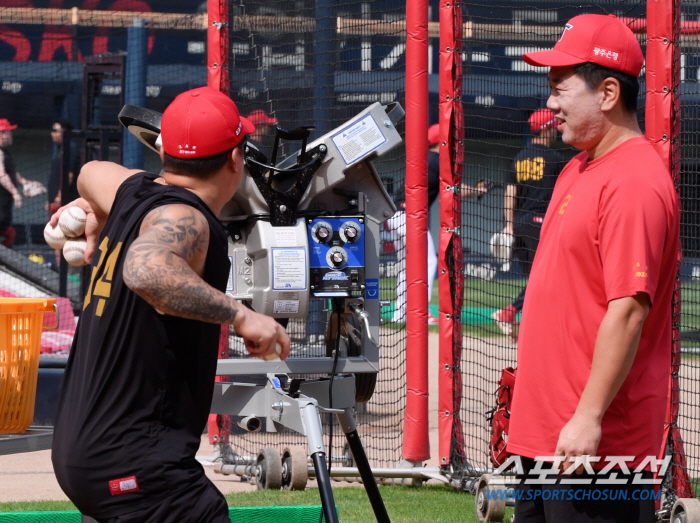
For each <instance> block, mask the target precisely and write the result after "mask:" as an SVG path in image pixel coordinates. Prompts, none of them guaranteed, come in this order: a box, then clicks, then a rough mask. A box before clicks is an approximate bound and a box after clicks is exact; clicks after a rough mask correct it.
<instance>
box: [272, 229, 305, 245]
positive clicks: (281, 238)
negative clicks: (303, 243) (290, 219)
mask: <svg viewBox="0 0 700 523" xmlns="http://www.w3.org/2000/svg"><path fill="white" fill-rule="evenodd" d="M274 230H275V243H276V245H278V246H279V247H296V246H297V245H299V244H298V243H297V232H296V229H294V227H275V228H274Z"/></svg>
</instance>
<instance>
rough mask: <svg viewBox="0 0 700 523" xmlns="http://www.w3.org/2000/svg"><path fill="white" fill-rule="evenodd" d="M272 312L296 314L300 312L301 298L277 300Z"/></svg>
mask: <svg viewBox="0 0 700 523" xmlns="http://www.w3.org/2000/svg"><path fill="white" fill-rule="evenodd" d="M272 312H273V313H275V314H296V313H298V312H299V300H275V303H274V305H273V306H272Z"/></svg>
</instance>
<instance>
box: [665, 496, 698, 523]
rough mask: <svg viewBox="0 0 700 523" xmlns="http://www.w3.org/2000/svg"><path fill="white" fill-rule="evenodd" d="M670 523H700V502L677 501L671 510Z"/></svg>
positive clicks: (684, 499)
mask: <svg viewBox="0 0 700 523" xmlns="http://www.w3.org/2000/svg"><path fill="white" fill-rule="evenodd" d="M670 523H700V501H698V500H697V499H695V498H680V499H677V500H676V502H675V503H674V504H673V508H672V509H671V521H670Z"/></svg>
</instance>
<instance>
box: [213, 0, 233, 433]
mask: <svg viewBox="0 0 700 523" xmlns="http://www.w3.org/2000/svg"><path fill="white" fill-rule="evenodd" d="M227 7H228V6H227V2H221V1H220V0H207V85H208V86H209V87H211V88H213V89H216V90H217V91H223V92H224V93H226V94H228V77H227V76H226V75H222V71H224V69H225V68H224V66H225V65H228V52H227V48H228V32H227V31H228V28H227V22H228V8H227ZM222 80H225V81H226V82H225V83H222ZM228 331H229V327H228V325H222V326H221V332H220V334H219V352H218V357H219V359H224V358H228ZM215 379H216V381H226V379H225V377H224V376H216V378H215ZM230 428H231V416H228V415H220V414H209V420H208V422H207V433H208V435H209V443H211V444H212V445H213V444H215V443H228V442H229V434H230Z"/></svg>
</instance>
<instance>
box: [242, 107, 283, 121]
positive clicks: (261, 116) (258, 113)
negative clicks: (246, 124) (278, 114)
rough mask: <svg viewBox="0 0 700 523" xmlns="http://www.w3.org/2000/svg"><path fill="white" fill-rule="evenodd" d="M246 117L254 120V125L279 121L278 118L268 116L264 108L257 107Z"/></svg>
mask: <svg viewBox="0 0 700 523" xmlns="http://www.w3.org/2000/svg"><path fill="white" fill-rule="evenodd" d="M246 118H248V120H250V121H251V122H253V125H275V124H276V123H277V118H275V117H274V116H268V115H267V114H266V113H265V111H263V110H262V109H256V110H255V111H253V112H252V113H250V114H249V115H248V116H247V117H246Z"/></svg>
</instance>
